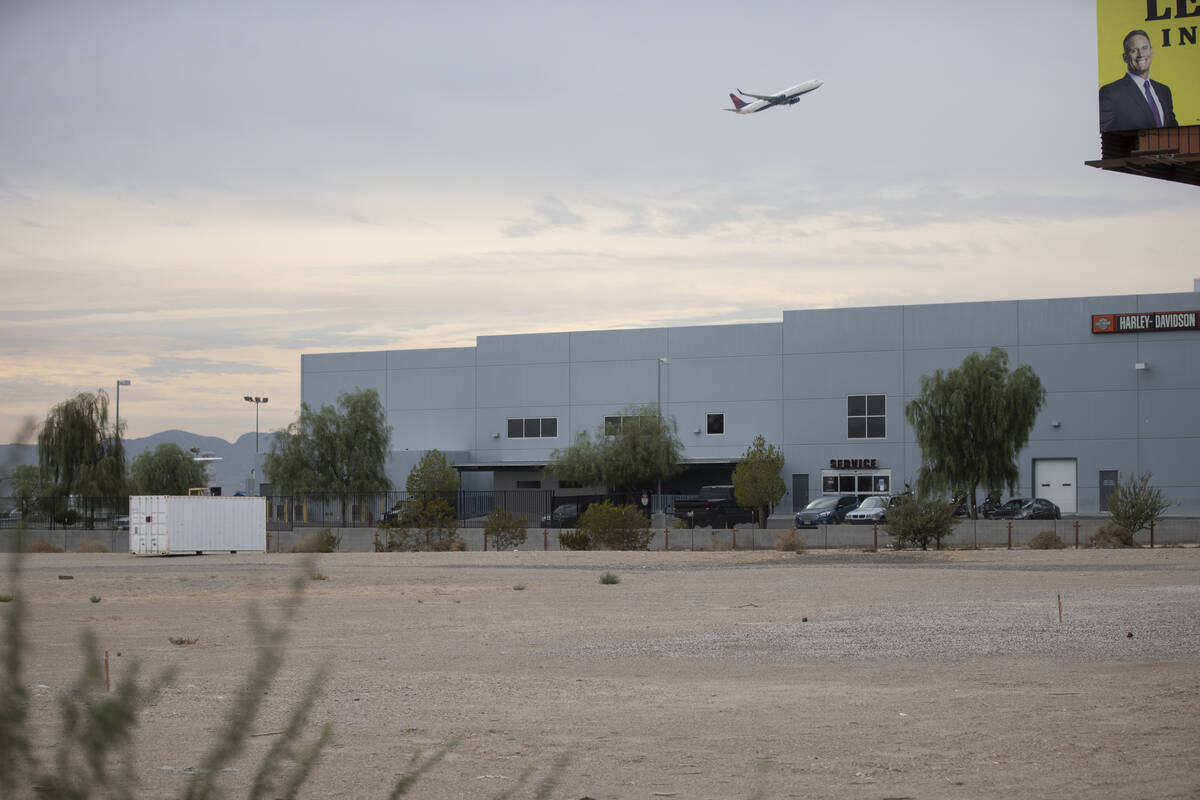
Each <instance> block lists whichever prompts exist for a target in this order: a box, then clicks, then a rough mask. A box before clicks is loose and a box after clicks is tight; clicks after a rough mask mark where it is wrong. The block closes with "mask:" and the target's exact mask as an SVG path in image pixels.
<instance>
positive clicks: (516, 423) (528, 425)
mask: <svg viewBox="0 0 1200 800" xmlns="http://www.w3.org/2000/svg"><path fill="white" fill-rule="evenodd" d="M557 436H558V417H517V418H515V419H510V420H509V421H508V438H510V439H554V438H556V437H557Z"/></svg>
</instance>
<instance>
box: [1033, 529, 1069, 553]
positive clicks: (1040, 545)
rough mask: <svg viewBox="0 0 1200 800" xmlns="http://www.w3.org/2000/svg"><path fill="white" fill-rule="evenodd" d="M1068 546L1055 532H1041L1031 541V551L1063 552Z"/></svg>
mask: <svg viewBox="0 0 1200 800" xmlns="http://www.w3.org/2000/svg"><path fill="white" fill-rule="evenodd" d="M1066 546H1067V543H1066V542H1064V541H1063V540H1062V539H1061V538H1059V535H1058V534H1057V533H1055V532H1054V531H1039V532H1038V535H1037V536H1034V537H1033V538H1032V539H1030V540H1029V549H1030V550H1062V549H1063V548H1064V547H1066Z"/></svg>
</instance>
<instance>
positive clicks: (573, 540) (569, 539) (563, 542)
mask: <svg viewBox="0 0 1200 800" xmlns="http://www.w3.org/2000/svg"><path fill="white" fill-rule="evenodd" d="M591 545H592V540H591V538H590V537H589V536H588V535H587V534H586V533H584V532H583V531H561V532H560V533H559V534H558V546H559V547H560V548H562V549H563V550H587V549H588V548H589V547H591Z"/></svg>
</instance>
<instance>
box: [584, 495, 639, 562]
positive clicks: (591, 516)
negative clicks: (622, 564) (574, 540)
mask: <svg viewBox="0 0 1200 800" xmlns="http://www.w3.org/2000/svg"><path fill="white" fill-rule="evenodd" d="M575 529H576V530H577V531H580V532H582V533H585V534H586V535H587V536H588V539H589V541H590V542H591V546H592V547H596V548H603V549H606V550H645V549H646V548H647V547H649V546H650V540H651V539H653V538H654V532H653V531H651V530H650V523H649V522H648V521H647V519H646V517H645V516H644V515H643V514H642V512H641V510H640V509H639V508H638V507H637V506H632V505H627V506H616V505H613V504H612V503H610V502H609V501H607V500H605V501H604V502H602V503H593V504H592V505H590V506H588V508H587V511H584V512H583V514H581V515H580V517H579V522H577V523H576V524H575Z"/></svg>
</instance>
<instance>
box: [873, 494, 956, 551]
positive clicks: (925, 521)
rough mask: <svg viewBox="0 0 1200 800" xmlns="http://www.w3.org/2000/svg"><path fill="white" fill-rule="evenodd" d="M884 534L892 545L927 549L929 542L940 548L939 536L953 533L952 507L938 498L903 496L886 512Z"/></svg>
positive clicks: (944, 536) (943, 537) (940, 537)
mask: <svg viewBox="0 0 1200 800" xmlns="http://www.w3.org/2000/svg"><path fill="white" fill-rule="evenodd" d="M887 534H888V536H891V537H893V538H894V539H895V540H896V549H898V550H899V549H903V548H905V547H907V546H910V545H911V546H913V547H920V548H921V549H922V550H928V549H929V543H930V542H933V543H934V545H935V546H936V547H937V549H938V550H941V549H942V539H945V538H946V537H948V536H952V535H953V534H954V509H953V508H952V507H951V506H950V505H949V504H947V503H945V502H943V501H942V500H939V499H931V498H922V499H919V500H918V499H917V498H914V497H911V496H908V497H904V498H903V499H902V500H901V501H900V502H899V503H897V504H896V506H895V507H894V508H892V509H890V510H889V511H888V514H887Z"/></svg>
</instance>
